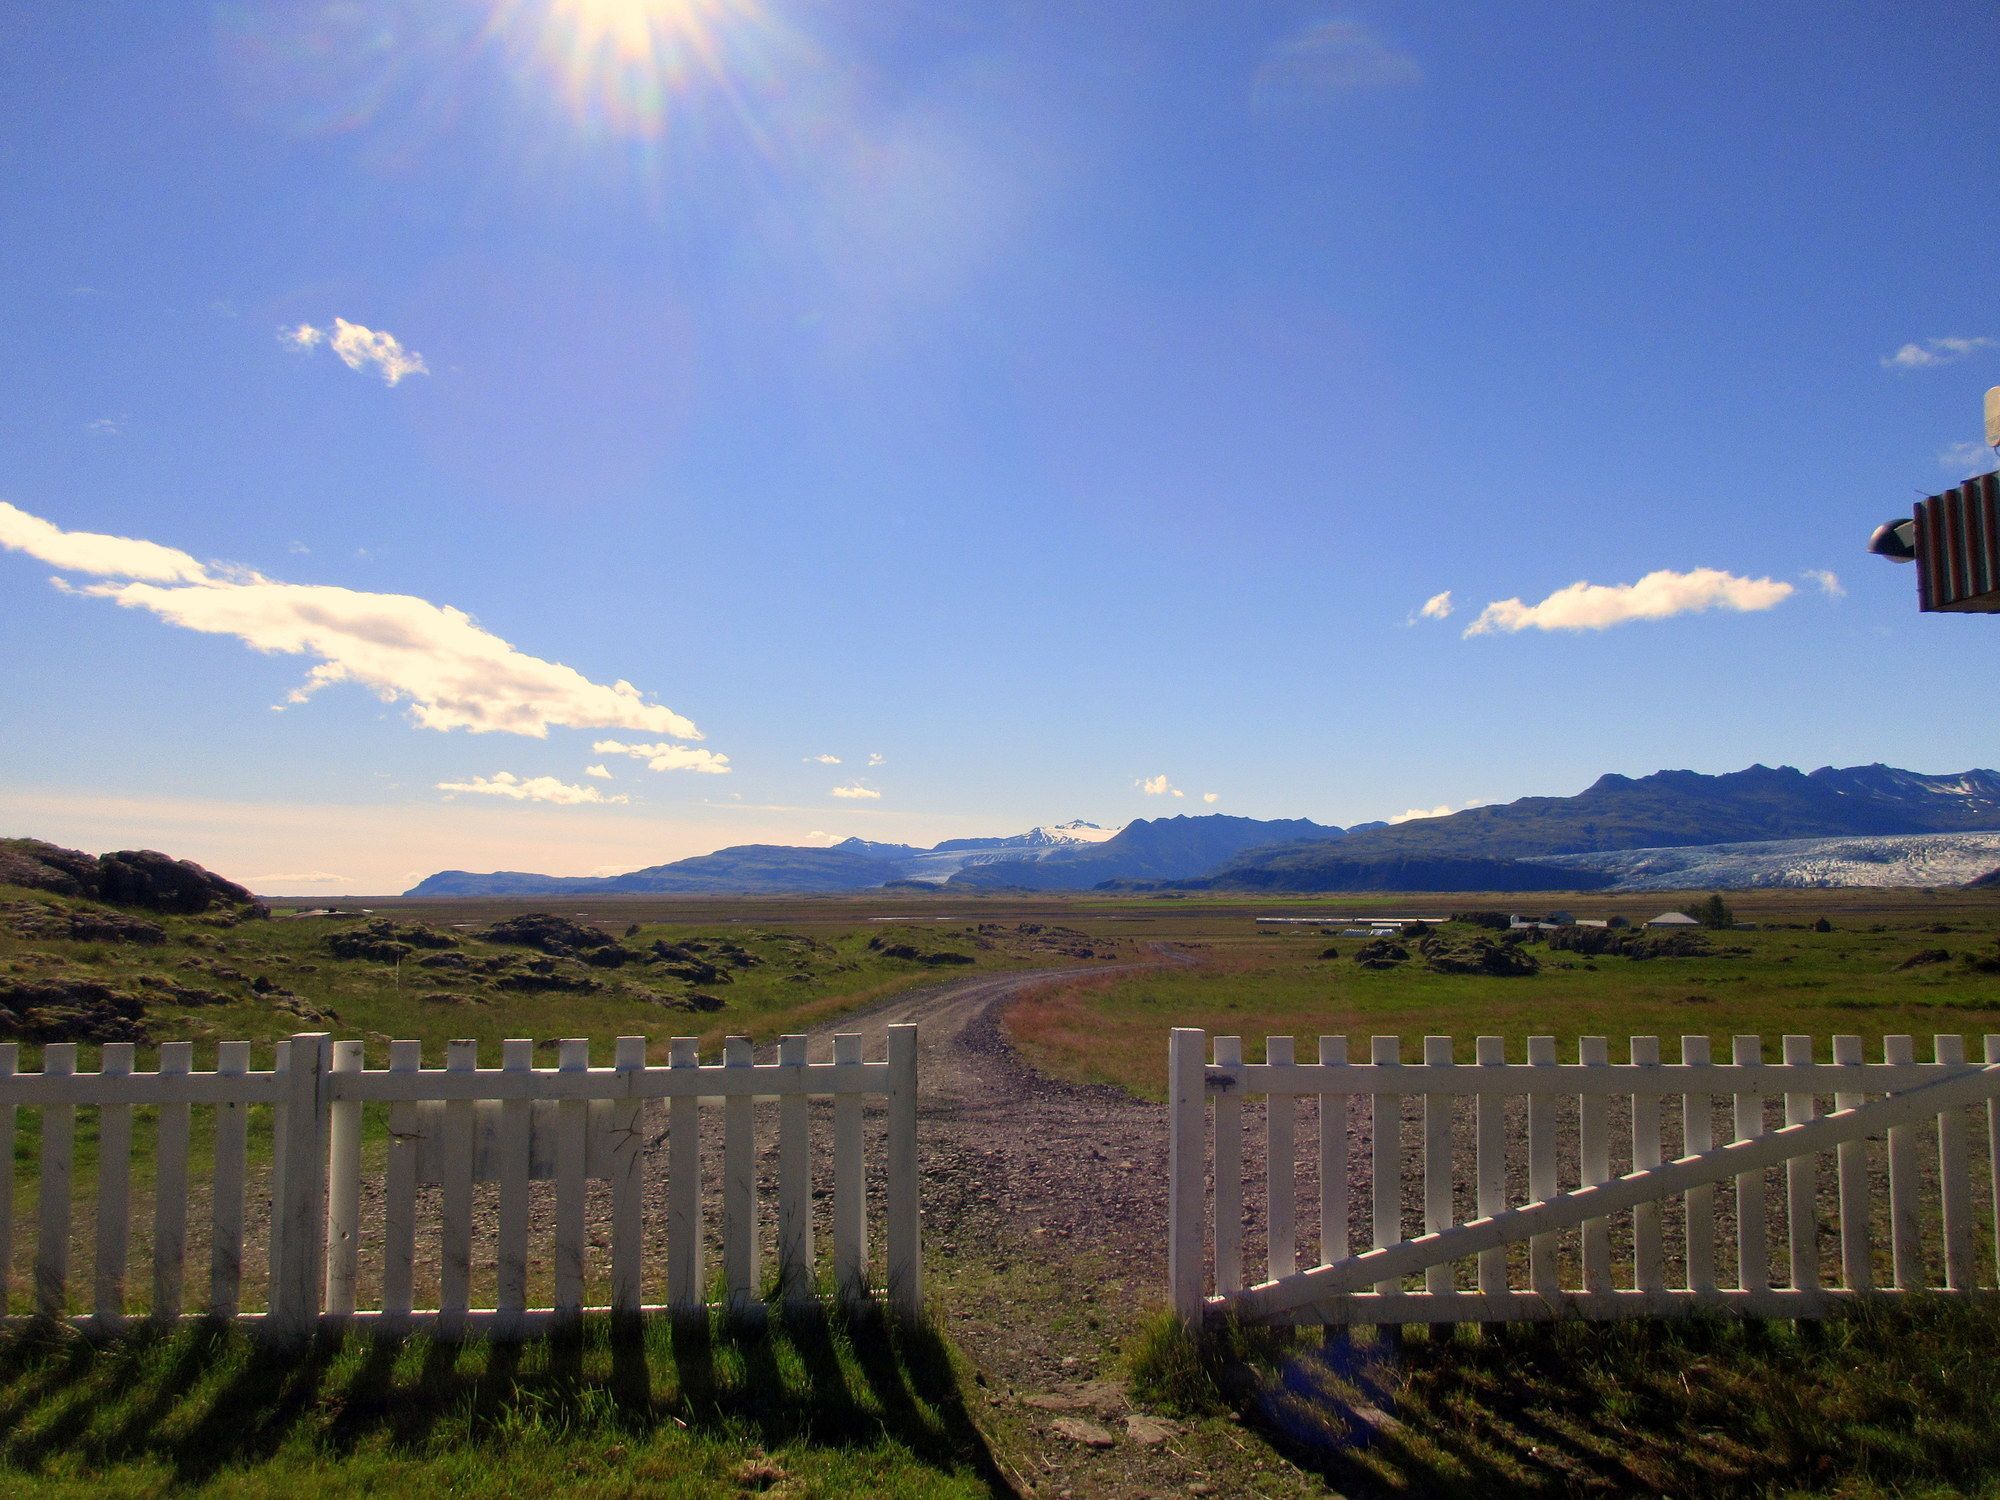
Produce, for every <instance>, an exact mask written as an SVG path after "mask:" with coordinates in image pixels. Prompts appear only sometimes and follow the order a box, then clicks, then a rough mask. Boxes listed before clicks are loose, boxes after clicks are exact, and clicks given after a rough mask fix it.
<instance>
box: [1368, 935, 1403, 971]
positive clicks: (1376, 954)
mask: <svg viewBox="0 0 2000 1500" xmlns="http://www.w3.org/2000/svg"><path fill="white" fill-rule="evenodd" d="M1409 960H1410V950H1409V949H1408V948H1405V947H1404V946H1403V945H1402V944H1401V943H1399V942H1397V941H1395V940H1394V939H1393V938H1377V939H1375V941H1374V942H1372V943H1363V944H1362V945H1361V946H1360V947H1359V948H1356V949H1355V950H1354V961H1355V962H1356V963H1358V964H1360V965H1361V967H1362V968H1364V969H1393V968H1395V967H1396V965H1397V964H1401V963H1408V962H1409Z"/></svg>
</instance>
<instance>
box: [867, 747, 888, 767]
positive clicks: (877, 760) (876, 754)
mask: <svg viewBox="0 0 2000 1500" xmlns="http://www.w3.org/2000/svg"><path fill="white" fill-rule="evenodd" d="M868 764H869V765H871V766H886V765H887V764H889V758H888V757H887V756H886V755H883V754H882V753H881V752H880V751H875V750H871V751H869V752H868Z"/></svg>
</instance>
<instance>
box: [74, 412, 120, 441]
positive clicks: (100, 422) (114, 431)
mask: <svg viewBox="0 0 2000 1500" xmlns="http://www.w3.org/2000/svg"><path fill="white" fill-rule="evenodd" d="M83 425H84V427H85V428H86V429H87V430H88V431H91V432H94V433H96V434H97V435H98V436H99V437H117V436H118V434H119V433H121V432H123V431H124V430H125V419H124V418H123V417H98V418H96V419H95V420H93V421H89V422H86V423H84V424H83Z"/></svg>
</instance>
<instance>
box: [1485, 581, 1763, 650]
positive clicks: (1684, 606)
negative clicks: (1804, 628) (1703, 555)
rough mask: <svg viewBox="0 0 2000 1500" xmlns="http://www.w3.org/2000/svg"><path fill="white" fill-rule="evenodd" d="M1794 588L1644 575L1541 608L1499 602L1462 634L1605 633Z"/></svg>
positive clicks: (1759, 606) (1736, 605)
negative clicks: (1635, 622) (1637, 622)
mask: <svg viewBox="0 0 2000 1500" xmlns="http://www.w3.org/2000/svg"><path fill="white" fill-rule="evenodd" d="M1793 592H1794V591H1793V588H1792V586H1791V585H1790V584H1789V583H1780V582H1779V581H1778V580H1776V579H1774V578H1739V577H1737V576H1736V575H1735V574H1734V573H1725V572H1723V571H1722V570H1721V569H1719V568H1695V569H1693V570H1692V571H1690V572H1686V573H1676V572H1674V571H1673V570H1672V569H1670V568H1662V569H1660V570H1659V571H1658V572H1654V573H1648V574H1647V575H1646V576H1645V577H1644V578H1641V579H1640V580H1639V581H1638V582H1637V583H1612V584H1605V583H1582V582H1578V583H1572V584H1571V585H1570V586H1569V587H1568V588H1562V589H1557V590H1556V591H1555V592H1554V593H1553V594H1551V595H1549V596H1548V598H1546V599H1544V600H1542V602H1541V603H1539V604H1524V603H1522V602H1521V601H1520V600H1519V599H1501V600H1499V601H1497V602H1495V603H1493V604H1489V605H1487V606H1486V608H1485V609H1483V610H1481V611H1480V612H1479V618H1478V619H1476V620H1474V621H1473V622H1472V623H1471V624H1470V625H1468V626H1466V628H1465V634H1466V635H1468V636H1473V635H1486V634H1489V633H1491V632H1492V631H1495V630H1504V631H1507V632H1509V633H1512V632H1515V631H1521V630H1530V629H1532V630H1604V629H1608V628H1609V627H1610V626H1613V625H1623V624H1625V623H1626V622H1627V621H1630V620H1664V619H1667V618H1669V617H1671V616H1673V615H1686V614H1698V613H1700V612H1701V611H1703V610H1709V609H1731V610H1739V611H1752V610H1764V609H1771V608H1774V607H1775V606H1777V605H1779V604H1782V603H1783V602H1784V601H1785V600H1787V599H1789V598H1791V596H1792V594H1793Z"/></svg>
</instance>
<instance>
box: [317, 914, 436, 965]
mask: <svg viewBox="0 0 2000 1500" xmlns="http://www.w3.org/2000/svg"><path fill="white" fill-rule="evenodd" d="M457 946H458V939H457V938H455V937H452V936H450V935H449V934H446V933H442V932H439V931H438V930H437V929H436V928H435V927H426V926H424V925H423V924H422V923H421V922H391V921H388V920H386V919H379V918H378V919H377V920H376V921H373V922H368V923H364V924H363V925H362V926H360V927H351V928H349V929H347V930H346V931H345V932H329V933H328V934H327V935H326V948H327V952H329V953H331V954H332V955H333V956H334V957H335V958H359V959H368V960H371V961H372V962H375V963H383V964H393V963H400V962H402V961H403V960H404V959H406V958H408V957H409V956H410V955H411V954H412V953H415V952H416V951H417V950H418V949H419V948H430V949H450V948H456V947H457Z"/></svg>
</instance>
